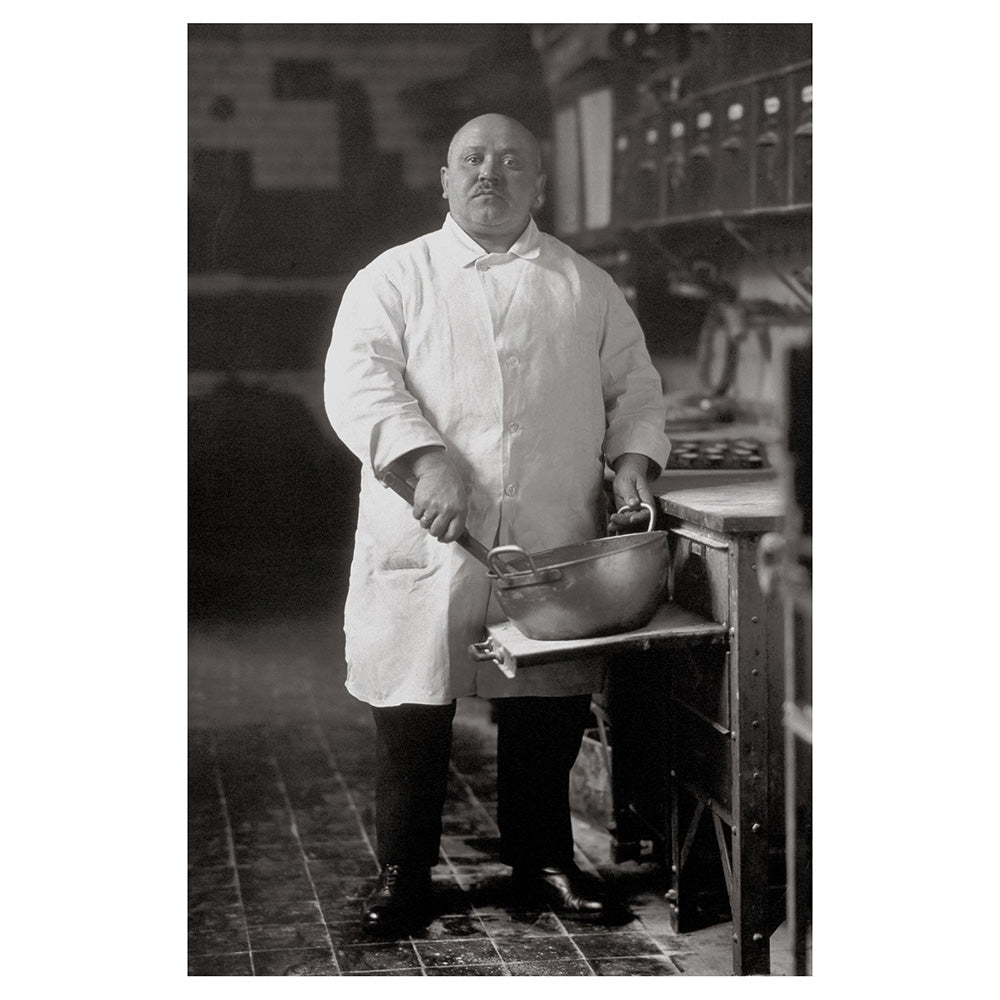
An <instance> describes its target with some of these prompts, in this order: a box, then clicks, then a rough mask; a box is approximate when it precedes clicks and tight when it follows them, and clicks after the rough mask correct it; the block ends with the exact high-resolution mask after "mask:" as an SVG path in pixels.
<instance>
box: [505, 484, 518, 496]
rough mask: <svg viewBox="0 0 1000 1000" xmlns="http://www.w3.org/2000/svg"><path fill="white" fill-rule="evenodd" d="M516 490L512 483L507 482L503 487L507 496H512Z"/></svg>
mask: <svg viewBox="0 0 1000 1000" xmlns="http://www.w3.org/2000/svg"><path fill="white" fill-rule="evenodd" d="M516 492H517V487H516V486H515V485H514V484H513V483H508V484H507V485H506V486H505V487H504V493H506V494H507V496H509V497H512V496H513V495H514V494H515V493H516Z"/></svg>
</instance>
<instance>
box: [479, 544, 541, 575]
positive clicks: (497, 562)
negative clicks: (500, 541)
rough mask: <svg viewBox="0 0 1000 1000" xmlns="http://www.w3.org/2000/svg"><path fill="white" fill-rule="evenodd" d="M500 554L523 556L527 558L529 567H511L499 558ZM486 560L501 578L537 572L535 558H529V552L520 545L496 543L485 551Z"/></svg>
mask: <svg viewBox="0 0 1000 1000" xmlns="http://www.w3.org/2000/svg"><path fill="white" fill-rule="evenodd" d="M502 555H510V556H523V557H524V558H525V559H527V560H528V565H529V566H530V567H531V568H530V569H526V570H514V569H511V568H510V566H508V565H507V564H506V563H505V562H504V561H503V560H502V559H501V558H500V556H502ZM486 562H487V563H488V564H489V567H490V569H491V570H493V572H494V573H495V574H496V575H497V576H498V577H499V578H500V579H501V580H507V579H509V578H511V577H515V576H529V575H532V574H536V573H537V572H538V570H537V569H535V560H534V559H532V558H531V553H530V552H525V551H524V549H522V548H521V546H520V545H497V546H496V547H495V548H492V549H490V551H489V552H487V553H486Z"/></svg>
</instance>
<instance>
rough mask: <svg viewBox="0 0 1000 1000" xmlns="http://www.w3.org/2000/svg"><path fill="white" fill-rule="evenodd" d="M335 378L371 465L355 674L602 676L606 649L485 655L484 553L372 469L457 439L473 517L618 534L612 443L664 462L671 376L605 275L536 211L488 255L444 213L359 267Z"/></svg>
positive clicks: (416, 681)
mask: <svg viewBox="0 0 1000 1000" xmlns="http://www.w3.org/2000/svg"><path fill="white" fill-rule="evenodd" d="M325 396H326V407H327V412H328V414H329V417H330V421H331V424H332V425H333V428H334V430H335V431H336V432H337V434H338V435H339V436H340V438H341V439H342V440H343V441H344V442H345V444H346V445H347V446H348V447H349V448H350V449H351V451H353V452H354V454H355V455H357V457H358V458H359V459H360V460H361V466H362V470H361V496H360V504H359V516H358V527H357V534H356V538H355V551H354V560H353V563H352V566H351V576H350V586H349V591H348V597H347V603H346V606H345V623H344V630H345V633H346V639H347V645H346V653H347V668H348V669H347V688H348V690H349V691H350V692H351V693H352V694H354V695H355V696H356V697H357V698H359V699H361V700H362V701H366V702H368V703H369V704H371V705H375V706H389V705H399V704H403V703H420V704H446V703H447V702H449V701H451V700H452V699H453V698H456V697H461V696H465V695H472V694H479V695H482V696H486V697H502V696H504V695H523V694H544V695H552V694H582V693H586V692H591V691H595V690H599V689H600V688H601V687H602V685H603V673H602V671H603V667H602V664H601V663H600V662H599V661H593V660H590V661H588V660H584V661H579V662H574V663H566V664H557V665H553V666H548V667H536V668H527V669H523V670H520V671H518V672H517V675H516V676H515V677H514V678H512V679H508V678H506V677H504V676H503V675H502V674H501V673H500V671H499V670H498V669H497V667H496V666H494V665H493V664H492V663H477V662H475V661H474V660H472V659H471V658H470V657H469V655H468V652H467V650H468V646H469V644H470V643H472V642H476V641H478V640H480V639H482V638H483V635H484V626H485V624H486V622H487V620H490V621H493V620H498V619H499V618H501V617H502V615H500V614H499V612H498V609H497V607H496V602H495V600H494V601H492V602H491V600H490V581H489V579H488V578H487V576H486V571H485V569H484V567H483V566H482V565H481V564H480V563H478V562H477V561H476V560H475V559H473V558H472V556H470V555H469V554H468V553H467V552H465V550H464V549H462V548H460V547H459V546H457V545H455V544H450V543H442V542H438V541H437V540H436V539H435V538H433V537H432V536H431V535H429V534H428V533H427V531H426V530H425V529H424V528H422V527H421V526H420V525H419V523H418V522H417V521H416V520H415V519H414V518H413V516H412V513H411V511H410V508H409V506H408V505H407V504H406V502H405V501H404V500H402V499H401V498H400V497H399V496H397V495H396V494H395V493H393V492H392V491H390V490H388V489H386V488H384V487H383V486H382V485H381V484H380V483H379V482H378V480H377V473H378V472H380V471H382V470H384V469H385V468H386V467H387V466H389V465H390V464H391V463H392V462H393V461H395V460H396V459H398V458H400V457H401V456H402V455H404V454H406V453H407V452H410V451H412V450H413V449H415V448H420V447H424V446H427V445H443V446H444V447H445V448H446V449H447V450H448V452H449V454H450V455H451V457H452V459H453V460H454V461H455V462H456V463H457V464H458V467H459V469H460V470H461V473H462V475H463V478H464V479H465V481H466V483H467V488H468V499H469V512H468V519H467V526H468V531H469V534H471V535H472V536H473V537H474V538H477V539H479V541H481V542H483V543H484V544H485V545H487V546H490V545H492V544H494V543H497V544H509V543H516V544H518V545H520V546H522V547H523V548H525V549H527V550H528V551H532V550H539V549H544V548H551V547H553V546H557V545H567V544H570V543H573V542H579V541H584V540H588V539H591V538H597V537H600V536H601V535H603V533H604V530H605V528H606V509H605V503H604V498H603V492H602V491H603V482H604V470H605V461H607V462H613V461H614V460H615V459H616V458H617V457H618V456H619V455H621V454H623V453H625V452H638V453H640V454H644V455H646V456H648V457H649V458H651V459H652V460H653V462H655V463H656V464H657V465H659V466H661V467H662V466H664V465H665V464H666V460H667V454H668V452H669V442H668V441H667V439H666V436H665V435H664V432H663V428H664V420H665V414H664V407H663V393H662V387H661V383H660V379H659V376H658V374H657V372H656V370H655V368H654V367H653V365H652V364H651V362H650V360H649V355H648V353H647V351H646V346H645V341H644V338H643V335H642V331H641V330H640V328H639V324H638V322H637V321H636V319H635V316H634V315H633V314H632V312H631V310H630V309H629V307H628V305H627V303H626V302H625V299H624V296H623V295H622V293H621V291H620V290H619V289H618V287H617V286H616V285H615V283H614V282H613V281H612V279H611V278H610V276H609V275H608V274H606V273H605V272H604V271H602V270H601V269H600V268H598V267H596V266H595V265H594V264H592V263H590V262H589V261H588V260H586V259H585V258H583V257H581V256H580V255H579V254H577V253H575V252H574V251H573V250H572V249H570V248H569V247H567V246H566V245H565V244H563V243H561V242H560V241H559V240H557V239H555V238H553V237H551V236H548V235H545V234H542V233H540V232H539V231H538V229H537V227H536V226H535V224H534V221H531V222H530V223H529V225H528V227H527V228H526V229H525V231H524V233H523V234H522V235H521V237H520V239H519V240H518V241H517V243H515V245H514V246H513V247H512V248H511V250H510V252H508V253H506V254H491V253H487V252H486V251H485V250H483V248H482V247H480V246H479V245H478V244H477V243H476V242H475V241H474V240H473V239H472V238H471V237H469V236H468V235H467V234H466V233H465V232H464V231H463V230H462V229H461V228H460V227H459V226H458V224H457V223H456V222H455V221H454V220H453V219H452V218H451V216H450V215H449V216H448V218H447V219H446V220H445V224H444V226H443V227H442V228H441V229H440V230H439V231H437V232H434V233H431V234H429V235H427V236H423V237H421V238H419V239H416V240H414V241H413V242H411V243H407V244H405V245H403V246H399V247H395V248H393V249H391V250H389V251H387V252H386V253H384V254H382V255H381V256H380V257H378V258H377V259H376V260H375V261H374V262H373V263H372V264H370V265H369V266H368V267H366V268H364V269H363V270H362V271H361V272H360V273H359V274H358V275H357V276H356V277H355V278H354V280H353V281H352V282H351V283H350V285H349V286H348V288H347V289H346V291H345V293H344V297H343V301H342V303H341V306H340V309H339V312H338V314H337V319H336V322H335V324H334V328H333V337H332V342H331V345H330V350H329V352H328V355H327V362H326V383H325Z"/></svg>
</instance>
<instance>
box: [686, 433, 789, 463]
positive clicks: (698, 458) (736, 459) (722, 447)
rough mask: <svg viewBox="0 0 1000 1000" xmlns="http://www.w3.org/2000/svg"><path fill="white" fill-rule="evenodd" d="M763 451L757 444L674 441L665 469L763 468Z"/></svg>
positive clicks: (739, 440) (747, 441)
mask: <svg viewBox="0 0 1000 1000" xmlns="http://www.w3.org/2000/svg"><path fill="white" fill-rule="evenodd" d="M769 467H770V466H769V463H768V461H767V452H766V450H765V448H764V446H763V445H762V444H761V443H760V441H757V440H754V439H753V438H737V439H734V440H732V441H686V440H681V441H674V442H673V447H672V448H671V450H670V457H669V458H668V459H667V469H767V468H769Z"/></svg>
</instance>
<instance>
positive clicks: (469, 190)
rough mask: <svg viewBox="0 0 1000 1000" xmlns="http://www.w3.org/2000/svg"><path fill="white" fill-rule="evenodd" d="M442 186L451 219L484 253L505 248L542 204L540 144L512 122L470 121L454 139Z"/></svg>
mask: <svg viewBox="0 0 1000 1000" xmlns="http://www.w3.org/2000/svg"><path fill="white" fill-rule="evenodd" d="M441 186H442V188H443V189H444V194H445V197H446V198H447V199H448V208H449V210H450V211H451V214H452V217H453V218H454V219H455V221H456V222H457V223H458V224H459V225H460V226H461V227H462V228H463V229H464V230H465V231H466V232H467V233H468V234H469V235H470V236H472V237H473V238H475V239H477V241H478V242H480V243H482V244H483V246H485V247H486V249H488V250H495V249H496V248H497V246H499V245H503V249H504V250H507V249H509V248H510V247H511V246H512V245H513V243H514V241H515V240H516V239H517V238H518V236H520V235H521V233H522V232H523V231H524V227H525V226H526V225H527V224H528V219H529V217H530V215H531V210H532V208H535V207H537V206H539V205H541V199H542V191H543V189H544V187H545V175H544V174H543V173H542V172H541V164H540V163H539V155H538V144H537V143H536V142H535V140H534V137H533V136H532V135H531V133H530V132H528V130H527V129H525V128H524V127H523V126H522V125H520V124H518V123H517V122H515V121H513V120H512V119H510V118H504V117H503V116H501V115H483V116H482V117H480V118H474V119H473V120H472V121H471V122H469V123H468V124H467V125H465V126H464V127H463V128H461V129H460V130H459V131H458V133H457V134H456V135H455V138H454V139H453V140H452V143H451V147H450V148H449V150H448V166H447V167H442V168H441ZM484 241H485V242H484ZM486 242H489V243H490V244H492V245H491V246H486Z"/></svg>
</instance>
